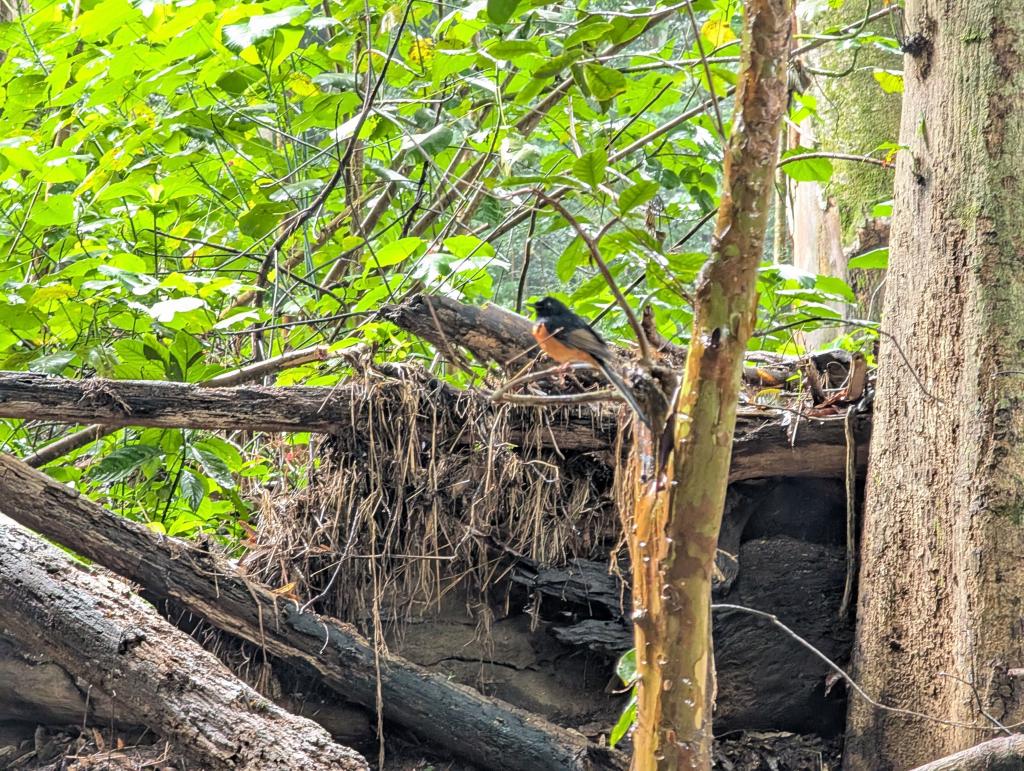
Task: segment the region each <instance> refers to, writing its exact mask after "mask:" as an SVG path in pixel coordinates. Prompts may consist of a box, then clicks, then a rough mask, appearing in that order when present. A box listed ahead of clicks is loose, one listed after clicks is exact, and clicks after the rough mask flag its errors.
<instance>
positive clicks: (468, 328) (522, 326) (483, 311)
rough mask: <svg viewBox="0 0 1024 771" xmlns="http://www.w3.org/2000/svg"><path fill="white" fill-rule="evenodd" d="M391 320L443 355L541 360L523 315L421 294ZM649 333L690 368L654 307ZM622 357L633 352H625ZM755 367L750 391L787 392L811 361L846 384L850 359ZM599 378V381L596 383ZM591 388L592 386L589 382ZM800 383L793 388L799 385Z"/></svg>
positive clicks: (822, 357)
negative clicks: (660, 324)
mask: <svg viewBox="0 0 1024 771" xmlns="http://www.w3.org/2000/svg"><path fill="white" fill-rule="evenodd" d="M383 315H384V317H385V318H386V319H388V320H389V321H391V322H392V323H394V324H396V325H397V326H399V327H401V328H402V329H404V330H405V331H406V332H411V333H412V334H414V335H416V336H417V337H419V338H421V339H423V340H426V341H427V342H428V343H430V344H431V345H433V346H435V347H436V348H437V349H438V350H439V351H442V352H445V353H447V352H448V351H450V350H452V349H459V348H464V349H466V350H467V351H469V352H470V353H471V354H472V355H473V356H475V357H476V358H477V359H479V360H480V361H482V362H496V363H497V364H499V365H500V366H501V367H502V368H503V369H507V370H518V369H520V368H522V367H524V366H526V365H527V364H529V363H530V362H531V361H532V360H533V359H534V358H536V357H537V356H538V354H539V351H538V350H537V343H536V341H535V340H534V339H533V335H532V334H530V329H531V328H532V326H533V323H532V322H531V321H530V320H529V319H527V318H526V317H524V316H520V315H519V314H518V313H513V312H512V311H510V310H506V309H505V308H500V307H498V306H496V305H490V304H488V305H484V306H482V307H481V306H478V305H469V304H466V303H461V302H459V301H458V300H453V299H452V298H450V297H438V296H436V295H426V294H418V295H414V296H413V297H411V298H410V299H409V300H407V301H405V302H404V303H401V304H400V305H390V306H387V307H386V308H385V309H384V312H383ZM643 328H644V332H645V334H646V335H647V337H648V340H650V342H651V344H652V345H653V347H654V349H655V350H656V351H658V353H659V354H660V355H661V357H662V358H663V359H664V361H665V362H666V363H667V364H668V365H669V366H676V367H678V368H679V369H682V367H683V365H684V364H685V363H686V348H684V347H683V346H680V345H676V344H675V343H673V342H671V341H670V340H667V339H665V338H664V337H663V336H662V335H661V334H660V333H659V332H658V331H657V328H656V327H655V325H654V315H653V312H652V311H651V309H650V307H649V306H648V307H647V308H645V309H644V316H643ZM618 353H619V356H620V357H621V358H623V359H626V358H628V357H629V355H630V354H629V352H628V351H627V350H625V349H619V351H618ZM751 359H752V360H753V361H754V364H753V365H752V366H747V367H744V369H743V382H744V383H745V384H747V385H748V386H756V387H781V386H783V385H784V384H785V383H786V381H787V380H789V378H791V377H792V376H793V375H795V374H796V373H797V372H798V371H799V370H800V365H801V363H802V361H804V360H805V359H810V360H811V361H812V362H813V363H814V365H815V366H816V367H817V368H818V369H819V370H821V371H822V373H823V374H822V377H823V379H825V380H826V384H828V383H838V382H841V381H842V379H843V378H845V377H846V366H847V365H848V364H849V360H850V355H849V352H847V351H839V350H837V351H823V352H820V353H815V354H810V355H809V356H807V357H802V356H784V355H782V354H775V353H769V352H766V351H757V352H751ZM596 379H597V378H595V380H596ZM584 380H585V382H589V381H587V379H586V378H584ZM796 383H797V381H796V380H794V381H793V384H794V385H796Z"/></svg>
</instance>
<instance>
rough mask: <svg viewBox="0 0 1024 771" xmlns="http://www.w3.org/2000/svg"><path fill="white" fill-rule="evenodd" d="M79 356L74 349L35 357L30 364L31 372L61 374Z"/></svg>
mask: <svg viewBox="0 0 1024 771" xmlns="http://www.w3.org/2000/svg"><path fill="white" fill-rule="evenodd" d="M77 358H78V354H77V353H75V352H74V351H58V352H56V353H49V354H47V355H45V356H40V357H39V358H38V359H34V360H33V361H32V362H31V363H30V364H29V365H28V368H29V371H30V372H43V373H45V374H47V375H60V374H61V373H62V372H64V370H65V369H67V366H68V365H69V364H70V363H71V362H73V361H74V360H75V359H77Z"/></svg>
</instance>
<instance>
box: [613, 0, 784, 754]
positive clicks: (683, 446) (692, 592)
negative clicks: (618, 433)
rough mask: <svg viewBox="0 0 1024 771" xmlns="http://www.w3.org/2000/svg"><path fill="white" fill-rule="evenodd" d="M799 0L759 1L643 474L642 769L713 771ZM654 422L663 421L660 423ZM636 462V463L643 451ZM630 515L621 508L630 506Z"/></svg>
mask: <svg viewBox="0 0 1024 771" xmlns="http://www.w3.org/2000/svg"><path fill="white" fill-rule="evenodd" d="M791 11H792V5H791V3H790V2H789V0H749V2H747V3H746V6H745V20H744V34H743V60H742V63H741V65H740V72H739V85H738V86H737V91H736V115H735V118H734V121H733V133H732V136H731V137H730V140H729V146H728V148H727V150H726V156H725V157H726V160H725V171H724V175H723V189H722V201H721V205H720V208H719V214H718V220H717V222H716V226H715V236H714V240H713V244H712V255H711V259H710V260H709V262H708V264H707V265H706V266H705V267H704V270H703V271H702V274H701V276H700V278H699V279H698V282H697V289H696V306H695V309H694V322H693V334H692V336H691V346H690V350H689V354H688V356H687V359H686V371H685V374H684V375H683V381H682V384H681V385H680V394H679V400H678V405H676V406H675V407H674V409H676V415H675V416H674V419H673V420H672V421H670V422H669V424H668V425H669V426H674V429H673V430H672V431H666V432H665V434H666V436H662V437H660V440H661V441H671V442H672V446H673V455H674V458H673V459H671V460H669V461H668V469H667V472H666V473H665V474H662V471H661V469H660V468H658V467H657V466H658V465H660V461H659V460H657V458H659V456H660V455H661V453H660V451H658V450H656V451H655V452H654V453H653V455H654V457H655V458H656V460H655V461H654V463H655V468H654V473H653V474H649V475H647V477H648V478H647V479H646V480H644V475H643V474H642V473H639V472H634V479H635V480H636V485H637V487H638V491H637V495H636V498H637V500H638V505H637V507H636V510H635V512H633V514H632V522H629V523H628V525H627V526H628V531H629V532H630V533H631V535H630V538H629V541H630V556H631V558H632V564H633V572H634V576H633V582H634V591H633V606H634V612H633V619H634V622H635V626H634V629H635V635H636V660H637V675H638V677H639V689H638V694H637V715H638V720H637V727H636V730H635V732H634V735H633V743H634V755H633V768H634V769H638V770H639V769H655V768H657V769H679V768H692V769H698V768H700V769H708V770H710V768H711V741H712V733H711V705H712V703H713V700H714V695H713V691H714V686H713V677H714V675H713V664H712V656H711V579H712V573H713V571H714V563H715V554H716V545H717V541H718V531H719V529H720V527H721V523H722V511H723V507H724V504H725V493H726V485H727V481H728V476H729V460H730V455H731V452H732V440H733V430H734V428H735V425H736V407H737V395H738V393H739V387H740V379H741V375H742V372H743V360H744V354H745V351H746V345H747V341H748V339H749V337H750V335H751V333H752V331H753V328H754V320H755V312H756V307H757V295H756V292H755V285H756V280H757V267H758V264H759V263H760V261H761V254H762V245H763V243H764V237H765V230H766V226H767V211H768V206H769V200H770V194H771V190H772V181H773V173H774V168H775V159H776V155H777V152H778V138H779V126H780V122H781V119H782V115H783V113H784V111H785V107H786V61H787V54H788V51H789V41H790V13H791ZM655 425H658V423H657V422H655ZM637 463H639V460H637ZM624 516H626V515H625V513H624Z"/></svg>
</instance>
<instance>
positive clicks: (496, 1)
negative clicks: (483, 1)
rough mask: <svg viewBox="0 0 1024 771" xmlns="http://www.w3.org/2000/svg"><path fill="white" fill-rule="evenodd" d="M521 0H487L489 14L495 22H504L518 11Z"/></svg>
mask: <svg viewBox="0 0 1024 771" xmlns="http://www.w3.org/2000/svg"><path fill="white" fill-rule="evenodd" d="M518 5H519V0H487V16H488V17H490V20H491V21H493V22H494V23H495V24H504V23H505V22H507V21H508V20H509V19H511V18H512V14H514V13H515V12H516V7H517V6H518Z"/></svg>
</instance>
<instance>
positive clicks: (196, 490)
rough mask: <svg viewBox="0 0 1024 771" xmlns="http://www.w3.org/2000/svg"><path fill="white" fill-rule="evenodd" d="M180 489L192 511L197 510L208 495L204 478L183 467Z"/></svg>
mask: <svg viewBox="0 0 1024 771" xmlns="http://www.w3.org/2000/svg"><path fill="white" fill-rule="evenodd" d="M178 489H179V491H180V492H181V496H182V497H183V498H184V499H185V500H186V501H187V502H188V505H189V508H191V509H192V511H196V510H197V509H198V508H199V504H201V503H202V502H203V498H205V497H206V485H205V484H203V480H202V479H200V478H199V477H198V476H196V474H194V473H193V472H192V471H189V470H188V469H182V471H181V481H180V482H179V483H178Z"/></svg>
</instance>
